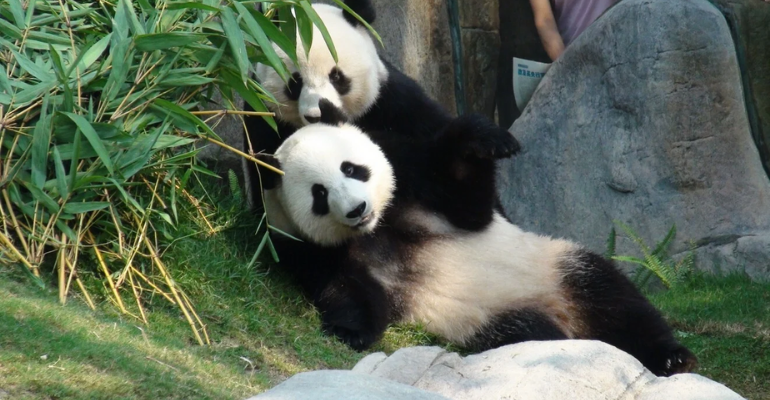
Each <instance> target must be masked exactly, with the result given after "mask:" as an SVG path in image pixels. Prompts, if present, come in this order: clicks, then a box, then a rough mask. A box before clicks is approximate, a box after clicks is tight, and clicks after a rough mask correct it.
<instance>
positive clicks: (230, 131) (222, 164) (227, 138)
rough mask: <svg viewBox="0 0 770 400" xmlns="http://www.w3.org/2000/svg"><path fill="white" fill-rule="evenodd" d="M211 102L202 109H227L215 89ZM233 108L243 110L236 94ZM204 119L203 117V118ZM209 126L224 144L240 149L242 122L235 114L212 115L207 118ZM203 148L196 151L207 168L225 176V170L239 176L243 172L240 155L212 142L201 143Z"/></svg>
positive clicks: (241, 146)
mask: <svg viewBox="0 0 770 400" xmlns="http://www.w3.org/2000/svg"><path fill="white" fill-rule="evenodd" d="M211 100H212V102H211V103H209V104H207V105H206V107H204V110H227V109H229V108H230V107H227V106H226V105H225V104H224V102H225V101H226V100H223V99H222V95H221V94H220V93H219V92H218V91H217V92H215V93H214V95H213V96H212V99H211ZM234 109H236V110H243V99H241V98H240V97H239V96H237V95H236V99H235V104H234ZM204 120H205V118H204ZM209 126H211V128H212V130H214V132H216V134H217V135H219V136H220V137H221V138H222V140H223V141H224V142H225V144H228V145H230V146H233V147H235V148H236V149H240V150H242V149H243V148H244V146H243V123H242V122H241V118H240V117H239V116H237V115H233V114H230V115H224V116H221V117H214V118H212V119H210V120H209ZM201 144H202V145H203V149H202V150H201V151H200V153H198V158H199V159H200V160H201V161H203V162H205V163H206V165H207V166H208V167H209V169H211V170H213V171H216V172H218V173H220V174H222V175H223V176H226V174H227V171H228V170H230V169H232V170H233V172H235V173H236V174H238V175H239V176H240V175H241V174H242V173H243V172H242V166H241V163H242V162H241V157H240V156H239V155H237V154H235V153H233V152H232V151H230V150H226V149H224V148H222V147H220V146H217V145H215V144H213V143H208V144H206V143H201Z"/></svg>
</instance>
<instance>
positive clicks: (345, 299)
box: [274, 238, 390, 350]
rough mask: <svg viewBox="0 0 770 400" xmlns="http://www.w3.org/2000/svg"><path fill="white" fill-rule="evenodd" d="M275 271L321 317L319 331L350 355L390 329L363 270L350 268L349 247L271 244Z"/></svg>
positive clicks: (380, 293) (385, 308) (377, 289)
mask: <svg viewBox="0 0 770 400" xmlns="http://www.w3.org/2000/svg"><path fill="white" fill-rule="evenodd" d="M274 243H275V246H276V250H277V252H278V256H279V258H280V260H281V261H280V266H281V268H282V269H284V270H285V271H286V272H288V273H289V274H290V275H291V276H292V278H293V279H294V280H295V281H297V283H298V284H299V285H300V287H301V288H302V290H303V292H304V293H305V295H306V296H307V297H308V298H309V299H310V300H311V301H312V302H313V305H314V306H315V307H316V308H317V309H318V311H319V313H320V314H321V323H322V329H323V330H324V332H325V333H327V334H330V335H334V336H336V337H337V338H339V339H340V340H342V341H343V342H344V343H345V344H347V345H349V346H350V347H352V348H353V349H355V350H363V349H365V348H368V347H369V346H371V345H372V344H373V343H374V342H376V341H377V340H379V338H380V337H381V336H382V334H383V332H385V329H387V327H388V324H389V323H390V318H389V315H390V314H389V310H390V307H389V299H388V297H387V295H386V293H385V290H384V289H383V288H382V286H381V285H380V284H379V283H378V282H376V281H375V280H374V279H373V278H372V277H371V275H369V273H368V272H367V268H365V266H363V265H360V264H359V263H356V262H352V261H351V260H350V257H349V246H346V245H345V246H337V247H323V246H318V245H314V244H311V243H308V242H298V241H294V240H289V239H286V238H281V239H277V240H274Z"/></svg>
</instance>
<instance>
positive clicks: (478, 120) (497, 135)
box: [446, 114, 521, 160]
mask: <svg viewBox="0 0 770 400" xmlns="http://www.w3.org/2000/svg"><path fill="white" fill-rule="evenodd" d="M446 138H447V139H449V138H451V139H452V140H456V141H457V142H456V143H455V144H456V145H457V146H458V148H459V149H461V152H462V153H463V155H464V156H466V157H472V158H478V159H486V160H489V159H492V160H494V159H499V158H506V157H510V156H512V155H514V154H516V153H517V152H518V151H519V149H520V148H521V146H520V145H519V142H518V141H517V140H516V138H515V137H514V136H513V135H512V134H511V133H510V132H508V131H507V130H505V129H502V128H500V127H499V126H497V125H495V124H494V123H493V122H492V121H490V120H489V119H488V118H486V117H484V116H481V115H478V114H469V115H464V116H462V117H458V118H456V119H455V120H453V121H452V122H451V123H450V124H449V126H447V131H446Z"/></svg>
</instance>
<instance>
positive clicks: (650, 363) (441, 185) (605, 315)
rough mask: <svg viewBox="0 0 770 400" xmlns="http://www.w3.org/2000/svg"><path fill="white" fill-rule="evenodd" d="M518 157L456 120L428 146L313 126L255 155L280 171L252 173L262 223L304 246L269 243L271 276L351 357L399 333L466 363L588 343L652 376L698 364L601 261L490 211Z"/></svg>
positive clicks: (499, 136)
mask: <svg viewBox="0 0 770 400" xmlns="http://www.w3.org/2000/svg"><path fill="white" fill-rule="evenodd" d="M372 140H373V141H374V143H377V145H375V144H374V143H373V142H372ZM378 145H379V147H378ZM517 150H518V143H517V142H516V140H515V139H514V138H513V136H512V135H510V134H509V133H508V132H506V131H504V130H501V129H499V128H497V127H496V126H494V125H492V124H491V123H489V122H488V121H486V120H485V119H478V118H474V117H461V118H458V119H456V120H454V121H453V122H452V123H450V124H449V125H448V126H447V127H445V129H442V130H440V131H439V132H438V134H437V135H435V136H434V137H432V138H429V139H423V138H410V137H407V136H404V135H393V134H392V133H389V132H369V133H368V136H367V135H366V134H363V133H362V132H361V131H359V130H358V129H356V128H355V127H352V126H343V127H341V128H338V127H332V126H325V125H322V124H316V125H311V126H307V127H304V128H302V129H300V130H299V131H297V133H295V134H294V135H293V136H291V137H290V138H289V139H287V141H286V142H285V143H284V144H283V145H282V146H281V147H280V148H279V149H278V150H277V152H276V155H275V157H274V158H273V157H270V156H262V158H263V160H265V161H269V162H271V163H273V164H274V165H275V166H277V167H280V168H282V169H283V170H284V172H285V175H284V176H283V177H280V176H279V175H277V174H272V173H270V172H268V171H265V172H263V173H262V176H263V178H265V177H267V178H268V179H266V180H265V181H264V183H265V186H264V187H265V189H266V191H265V194H264V198H265V202H266V205H267V208H268V218H270V223H271V224H272V225H274V226H276V227H278V228H279V229H281V230H284V231H286V232H288V233H290V234H292V235H296V236H299V237H301V238H303V239H304V240H305V242H302V243H300V242H296V241H292V240H288V239H285V238H283V240H282V237H280V236H275V244H276V246H277V247H278V252H279V256H280V257H281V264H282V267H284V268H286V269H287V270H289V271H290V272H291V274H292V275H293V276H294V277H295V278H296V279H297V280H298V281H299V283H300V285H301V286H302V287H303V289H304V291H305V293H307V295H308V296H309V297H310V298H311V299H312V301H313V303H314V305H315V306H316V307H317V308H318V309H319V311H320V313H321V319H322V324H323V329H324V330H325V331H326V332H328V333H331V334H333V335H335V336H337V337H338V338H340V339H341V340H342V341H344V342H345V343H347V344H348V345H350V346H351V347H353V348H354V349H359V350H361V349H365V348H367V347H369V346H370V345H371V344H372V343H374V342H375V341H377V340H378V339H379V338H380V337H381V335H382V334H383V332H384V331H385V329H386V328H387V327H388V325H389V324H391V323H398V322H417V323H420V324H422V325H423V326H424V327H425V328H426V329H427V330H428V331H430V332H432V333H435V334H438V335H440V336H443V337H444V338H446V339H448V340H450V341H451V342H453V343H455V344H458V345H461V346H464V347H466V348H469V349H472V350H477V351H482V350H486V349H490V348H495V347H498V346H501V345H505V344H511V343H517V342H521V341H527V340H556V339H568V338H575V339H597V340H601V341H603V342H606V343H609V344H612V345H614V346H616V347H618V348H620V349H621V350H624V351H626V352H627V353H629V354H631V355H633V356H634V357H636V358H637V359H638V360H639V361H641V362H642V364H644V365H645V367H647V368H648V369H650V370H651V371H652V372H653V373H655V374H657V375H664V376H667V375H671V374H675V373H681V372H688V371H691V370H692V369H693V368H694V367H695V365H696V363H697V361H696V358H695V356H694V355H693V354H692V353H691V352H690V351H689V350H688V349H687V348H685V347H684V346H682V345H681V344H679V343H678V342H677V341H676V339H674V337H673V335H672V332H671V329H670V328H669V326H668V325H667V324H666V322H665V320H664V319H663V318H662V317H661V315H660V314H659V313H658V311H657V310H656V309H655V308H654V307H653V306H652V305H651V304H650V303H649V302H648V301H647V300H646V299H645V298H644V296H642V295H641V294H640V293H639V291H638V290H637V289H636V287H635V286H634V285H633V284H632V283H631V282H630V281H629V280H628V279H627V278H626V277H625V276H624V275H623V274H622V273H621V272H619V271H618V270H617V269H616V268H615V266H614V265H613V264H612V263H611V262H610V261H608V260H606V259H604V258H602V257H600V256H598V255H596V254H594V253H591V252H589V251H587V250H585V249H583V248H581V247H580V246H578V245H576V244H574V243H572V242H569V241H566V240H558V239H552V238H549V237H545V236H539V235H536V234H533V233H529V232H524V231H522V230H521V229H520V228H518V227H517V226H515V225H513V224H511V223H510V222H508V221H507V220H506V219H505V218H503V217H502V216H501V215H500V214H499V212H497V211H496V210H495V202H496V187H495V160H496V159H499V158H503V157H508V156H510V155H511V154H513V153H514V152H516V151H517ZM385 156H387V158H386V157H385ZM394 181H395V190H394V189H393V184H394Z"/></svg>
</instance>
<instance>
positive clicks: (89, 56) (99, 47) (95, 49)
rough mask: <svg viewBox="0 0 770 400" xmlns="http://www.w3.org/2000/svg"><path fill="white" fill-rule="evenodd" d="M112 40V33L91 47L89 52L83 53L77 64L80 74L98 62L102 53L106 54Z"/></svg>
mask: <svg viewBox="0 0 770 400" xmlns="http://www.w3.org/2000/svg"><path fill="white" fill-rule="evenodd" d="M111 39H112V33H109V34H107V35H105V36H104V37H103V38H101V39H99V40H98V41H97V42H96V43H94V44H93V45H92V46H90V47H89V48H88V50H87V51H85V52H83V54H82V58H81V59H80V61H79V62H78V63H77V64H76V65H77V67H78V68H79V70H80V73H83V72H85V71H86V70H87V69H88V67H90V66H91V65H92V64H93V63H94V62H96V60H98V59H99V57H101V55H102V53H104V50H106V49H107V45H109V44H110V40H111ZM70 73H72V71H70ZM67 77H68V78H69V75H67Z"/></svg>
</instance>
